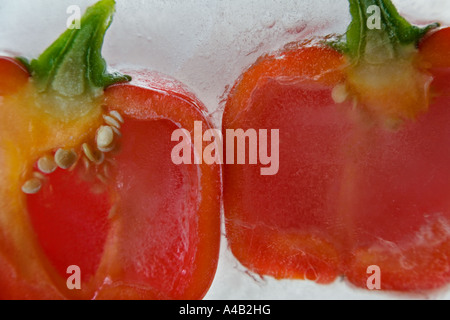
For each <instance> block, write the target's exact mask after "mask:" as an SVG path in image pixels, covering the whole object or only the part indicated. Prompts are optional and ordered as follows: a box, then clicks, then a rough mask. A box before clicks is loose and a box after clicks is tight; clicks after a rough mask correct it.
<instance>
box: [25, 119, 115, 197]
mask: <svg viewBox="0 0 450 320" xmlns="http://www.w3.org/2000/svg"><path fill="white" fill-rule="evenodd" d="M103 120H104V125H102V126H100V128H99V129H98V130H97V133H96V137H95V148H93V147H92V146H91V145H90V144H89V143H83V145H82V146H81V150H82V155H81V156H80V155H79V154H77V152H76V151H75V150H74V149H70V150H66V149H62V148H61V149H58V150H57V151H56V152H55V154H54V155H51V154H47V155H44V156H43V157H42V158H40V159H39V160H38V162H37V168H38V170H39V172H34V173H33V178H31V179H30V180H28V181H26V182H25V183H24V185H23V186H22V191H23V193H25V194H36V193H38V192H39V191H40V190H41V188H42V184H43V181H44V180H45V176H44V175H43V174H47V175H48V174H51V173H53V172H55V171H56V169H57V168H61V169H63V170H71V169H73V168H75V166H76V164H77V163H78V160H79V159H80V158H82V159H83V161H84V163H85V166H86V167H89V166H90V163H94V164H95V165H97V166H99V165H101V164H102V163H103V162H104V161H105V158H106V156H105V154H106V153H109V152H111V151H113V150H114V149H115V148H116V140H117V138H120V137H121V136H122V134H121V132H120V128H121V124H123V123H124V120H123V117H122V116H121V115H120V113H119V112H117V111H111V112H110V113H109V115H104V116H103ZM105 168H106V167H105ZM105 168H104V170H106V169H105ZM97 177H98V178H99V180H100V181H102V182H105V183H106V181H105V178H104V177H103V176H100V175H97Z"/></svg>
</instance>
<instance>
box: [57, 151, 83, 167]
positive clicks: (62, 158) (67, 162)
mask: <svg viewBox="0 0 450 320" xmlns="http://www.w3.org/2000/svg"><path fill="white" fill-rule="evenodd" d="M77 158H78V156H77V154H76V152H75V151H73V150H64V149H59V150H58V151H56V153H55V162H56V165H57V166H58V167H60V168H61V169H69V168H70V167H72V166H73V165H74V164H75V163H76V162H77Z"/></svg>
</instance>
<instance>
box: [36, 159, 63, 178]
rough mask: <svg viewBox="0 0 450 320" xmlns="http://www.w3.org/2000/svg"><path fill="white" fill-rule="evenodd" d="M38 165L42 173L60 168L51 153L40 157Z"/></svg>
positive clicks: (48, 172)
mask: <svg viewBox="0 0 450 320" xmlns="http://www.w3.org/2000/svg"><path fill="white" fill-rule="evenodd" d="M37 166H38V169H39V171H41V172H42V173H45V174H50V173H53V172H55V170H56V169H57V168H58V166H57V165H56V162H55V159H54V158H53V157H52V156H50V155H46V156H44V157H42V158H40V159H39V161H38V163H37Z"/></svg>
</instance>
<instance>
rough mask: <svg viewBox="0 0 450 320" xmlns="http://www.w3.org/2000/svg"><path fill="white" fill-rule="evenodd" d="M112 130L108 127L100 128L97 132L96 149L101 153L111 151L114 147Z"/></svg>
mask: <svg viewBox="0 0 450 320" xmlns="http://www.w3.org/2000/svg"><path fill="white" fill-rule="evenodd" d="M113 144H114V130H113V129H112V128H111V127H110V126H102V127H100V129H98V131H97V148H98V150H100V151H102V152H109V151H111V150H112V149H113V148H114V146H113Z"/></svg>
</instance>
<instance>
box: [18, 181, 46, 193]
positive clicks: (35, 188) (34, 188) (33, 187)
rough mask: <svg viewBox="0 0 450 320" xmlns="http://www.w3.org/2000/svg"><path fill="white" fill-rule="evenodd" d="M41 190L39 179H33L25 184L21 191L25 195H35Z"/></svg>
mask: <svg viewBox="0 0 450 320" xmlns="http://www.w3.org/2000/svg"><path fill="white" fill-rule="evenodd" d="M41 188H42V182H41V180H39V179H36V178H33V179H30V180H28V181H27V182H25V184H24V185H23V186H22V191H23V193H25V194H36V193H38V192H39V191H40V190H41Z"/></svg>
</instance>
